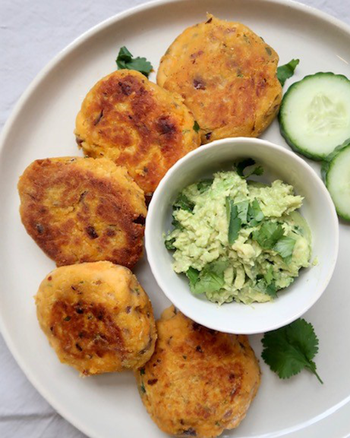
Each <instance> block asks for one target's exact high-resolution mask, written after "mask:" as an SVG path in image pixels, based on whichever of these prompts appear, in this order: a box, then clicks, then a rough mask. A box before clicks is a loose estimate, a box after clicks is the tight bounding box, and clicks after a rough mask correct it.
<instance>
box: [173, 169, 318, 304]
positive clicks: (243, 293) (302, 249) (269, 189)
mask: <svg viewBox="0 0 350 438" xmlns="http://www.w3.org/2000/svg"><path fill="white" fill-rule="evenodd" d="M258 169H261V168H258ZM302 200H303V198H302V197H301V196H296V195H295V194H294V191H293V187H292V186H290V185H288V184H285V183H283V182H282V181H280V180H276V181H274V182H273V183H272V184H271V186H267V185H264V184H261V183H257V182H253V181H247V179H246V177H245V176H243V172H242V171H240V170H239V167H237V168H236V170H234V171H229V172H218V173H216V174H215V175H214V179H213V180H206V181H200V182H198V183H196V184H192V185H190V186H188V187H187V188H185V189H184V190H183V191H182V192H181V193H180V194H179V196H178V198H177V200H176V202H175V203H174V211H173V225H174V230H173V231H171V232H170V233H169V234H168V235H167V236H166V237H165V245H166V247H167V248H168V249H170V250H174V253H173V256H174V263H173V268H174V271H175V272H177V273H185V274H186V275H187V277H188V279H189V281H190V288H191V291H192V293H194V294H202V293H205V294H206V296H207V298H208V299H209V300H210V301H213V302H216V303H219V304H222V303H227V302H231V301H233V300H234V301H238V302H242V303H245V304H250V303H252V302H266V301H272V300H273V299H274V298H275V297H276V296H277V295H276V293H277V291H279V290H280V289H283V288H285V287H287V286H289V285H290V284H291V283H292V282H293V281H294V278H295V277H297V276H298V273H299V270H300V268H302V267H308V266H309V260H310V256H311V234H310V230H309V227H308V225H307V223H306V221H305V219H304V218H303V217H302V216H301V215H300V214H299V213H297V212H296V211H295V210H296V209H298V208H300V207H301V205H302Z"/></svg>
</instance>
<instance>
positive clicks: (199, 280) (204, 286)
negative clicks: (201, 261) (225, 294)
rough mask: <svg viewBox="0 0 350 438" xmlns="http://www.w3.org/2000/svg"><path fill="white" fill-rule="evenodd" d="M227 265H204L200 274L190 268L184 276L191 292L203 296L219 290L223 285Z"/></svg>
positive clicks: (223, 262) (226, 262) (217, 262)
mask: <svg viewBox="0 0 350 438" xmlns="http://www.w3.org/2000/svg"><path fill="white" fill-rule="evenodd" d="M228 264H229V263H228V261H216V262H212V263H209V264H208V265H206V266H205V267H204V268H203V270H202V271H200V272H199V271H197V270H196V269H194V268H192V267H190V268H189V269H188V270H187V272H186V275H187V278H188V279H189V280H190V289H191V292H192V293H194V294H203V293H205V292H216V291H218V290H220V289H221V288H222V287H223V285H224V284H225V280H224V271H225V269H226V268H227V266H228Z"/></svg>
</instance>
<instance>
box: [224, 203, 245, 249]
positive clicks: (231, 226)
mask: <svg viewBox="0 0 350 438" xmlns="http://www.w3.org/2000/svg"><path fill="white" fill-rule="evenodd" d="M226 213H227V222H228V243H229V244H230V245H232V244H233V243H234V242H235V241H236V239H237V237H238V233H239V230H240V229H241V226H242V221H241V219H240V218H239V217H238V208H237V205H235V204H234V202H233V200H232V199H231V198H229V197H227V198H226Z"/></svg>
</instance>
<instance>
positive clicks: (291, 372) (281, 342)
mask: <svg viewBox="0 0 350 438" xmlns="http://www.w3.org/2000/svg"><path fill="white" fill-rule="evenodd" d="M261 342H262V344H263V347H264V349H263V352H262V354H261V357H262V358H263V360H264V361H265V363H266V364H267V365H268V366H269V367H270V368H271V370H272V371H274V372H275V373H276V374H277V375H278V377H280V378H281V379H289V378H290V377H292V376H295V375H296V374H299V373H300V372H301V371H302V370H303V369H304V368H306V369H307V370H309V371H310V372H311V373H313V374H314V375H315V376H316V377H317V379H318V380H319V382H320V383H323V381H322V380H321V378H320V376H319V375H318V374H317V371H316V364H315V362H314V361H313V360H312V359H313V358H314V357H315V356H316V354H317V352H318V338H317V336H316V334H315V330H314V328H313V326H312V324H310V323H308V322H306V321H305V319H297V320H296V321H294V322H292V323H291V324H289V325H287V326H285V327H282V328H280V329H278V330H273V331H271V332H268V333H265V335H264V337H263V338H262V341H261Z"/></svg>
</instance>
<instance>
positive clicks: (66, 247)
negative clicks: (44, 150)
mask: <svg viewBox="0 0 350 438" xmlns="http://www.w3.org/2000/svg"><path fill="white" fill-rule="evenodd" d="M18 190H19V195H20V198H21V207H20V213H21V218H22V222H23V225H24V226H25V228H26V230H27V232H28V234H29V235H30V236H31V237H32V238H33V239H34V240H35V242H36V243H37V244H38V245H39V246H40V248H41V249H42V250H43V251H44V252H45V253H46V254H47V255H48V256H49V257H50V258H52V259H53V260H55V262H56V264H57V266H62V265H72V264H74V263H82V262H94V261H98V260H109V261H111V262H113V263H118V264H121V265H124V266H127V267H129V268H132V267H133V266H134V265H135V263H136V262H137V261H138V260H139V258H140V257H141V256H142V251H143V235H144V221H145V216H146V212H147V210H146V206H145V200H144V195H143V192H142V190H141V189H140V188H139V187H138V186H137V184H136V183H135V182H134V181H132V179H131V178H130V176H129V175H128V174H127V171H126V170H125V169H124V168H121V167H117V166H116V165H115V164H114V163H113V162H112V161H110V160H108V159H106V158H103V159H100V160H94V159H92V158H72V157H64V158H50V159H44V160H36V161H34V162H33V163H32V164H31V165H30V166H28V167H27V169H26V170H25V171H24V173H23V175H22V176H21V178H20V180H19V183H18Z"/></svg>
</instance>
